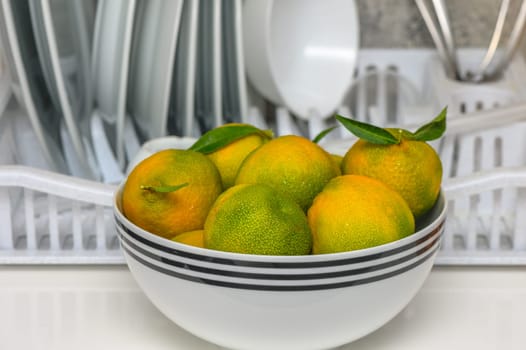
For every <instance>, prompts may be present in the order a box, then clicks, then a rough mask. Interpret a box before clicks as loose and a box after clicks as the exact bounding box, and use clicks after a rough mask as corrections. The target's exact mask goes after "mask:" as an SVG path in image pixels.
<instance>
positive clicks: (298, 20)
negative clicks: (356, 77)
mask: <svg viewBox="0 0 526 350" xmlns="http://www.w3.org/2000/svg"><path fill="white" fill-rule="evenodd" d="M358 34H359V27H358V16H357V10H356V5H355V3H354V2H353V1H351V0H326V1H317V0H287V1H273V0H247V1H245V2H244V5H243V35H244V37H243V46H244V53H245V59H246V60H245V62H246V63H245V64H246V70H247V73H248V77H249V79H250V81H251V82H252V84H253V85H254V86H255V87H256V89H257V90H258V91H259V92H260V93H261V94H262V95H263V96H264V97H266V98H267V99H269V100H270V101H272V102H274V103H276V104H278V105H282V106H285V107H287V108H289V109H290V110H291V111H292V112H293V113H294V114H296V115H297V116H299V117H302V118H309V116H310V115H313V111H315V112H314V114H316V115H320V116H327V115H329V114H331V113H333V112H334V111H335V110H336V108H337V107H338V105H339V103H340V102H341V101H342V99H343V96H344V94H345V92H346V90H347V89H348V87H349V85H350V84H351V82H352V77H353V72H354V68H355V64H356V58H357V53H358V46H359V45H358V42H359V37H358Z"/></svg>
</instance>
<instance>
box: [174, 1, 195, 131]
mask: <svg viewBox="0 0 526 350" xmlns="http://www.w3.org/2000/svg"><path fill="white" fill-rule="evenodd" d="M198 11H199V1H185V2H184V4H183V14H182V17H181V24H180V30H179V39H178V40H177V50H176V56H175V67H174V76H173V78H172V88H171V91H170V108H169V113H168V125H167V126H168V132H169V134H171V135H183V136H191V135H194V134H195V133H196V128H197V126H196V123H195V119H194V110H195V109H194V97H195V85H196V84H195V79H196V69H197V65H196V57H197V29H198V28H197V24H198V13H199V12H198Z"/></svg>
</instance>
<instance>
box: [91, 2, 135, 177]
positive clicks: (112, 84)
mask: <svg viewBox="0 0 526 350" xmlns="http://www.w3.org/2000/svg"><path fill="white" fill-rule="evenodd" d="M135 8H136V1H135V0H129V1H127V0H115V1H113V0H112V1H110V0H100V1H99V2H98V5H97V15H96V20H95V35H94V38H93V52H92V57H93V58H92V67H93V69H92V70H93V77H94V82H93V85H94V91H95V103H96V106H97V109H98V111H97V115H98V116H100V117H101V118H102V119H103V120H104V121H105V122H106V124H107V125H106V127H107V128H108V129H109V130H110V131H111V134H110V135H109V136H110V140H112V141H113V143H112V144H113V147H112V148H111V149H112V151H113V152H114V153H115V156H116V158H117V162H118V164H119V166H120V168H121V169H123V168H124V166H125V162H126V157H125V154H124V123H125V122H124V120H125V118H126V117H127V116H126V89H127V86H128V72H129V63H130V51H131V40H132V33H133V21H134V15H135ZM94 141H95V140H94ZM94 146H95V145H94ZM111 156H112V155H108V158H109V157H111Z"/></svg>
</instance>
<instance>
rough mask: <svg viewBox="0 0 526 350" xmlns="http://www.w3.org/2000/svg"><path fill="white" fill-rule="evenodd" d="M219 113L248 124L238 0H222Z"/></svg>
mask: <svg viewBox="0 0 526 350" xmlns="http://www.w3.org/2000/svg"><path fill="white" fill-rule="evenodd" d="M222 5H223V8H222V12H223V14H222V21H221V22H222V23H221V24H222V30H223V33H222V34H223V35H222V38H223V50H222V58H223V64H222V66H223V77H222V78H223V79H222V83H223V112H224V116H223V117H224V120H225V121H229V122H248V120H247V109H248V108H247V86H246V78H245V64H244V56H243V47H242V45H243V38H242V35H243V33H242V23H241V20H242V19H241V10H242V9H241V6H242V3H241V0H223V1H222Z"/></svg>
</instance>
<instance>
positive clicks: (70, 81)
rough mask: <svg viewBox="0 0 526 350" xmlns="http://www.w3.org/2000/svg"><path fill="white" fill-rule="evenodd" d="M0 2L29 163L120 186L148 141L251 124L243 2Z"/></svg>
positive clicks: (20, 136) (23, 153)
mask: <svg viewBox="0 0 526 350" xmlns="http://www.w3.org/2000/svg"><path fill="white" fill-rule="evenodd" d="M0 4H1V6H0V10H1V18H0V23H1V28H0V29H1V40H2V41H1V46H2V50H0V51H1V52H3V53H4V54H5V61H6V63H7V66H8V67H9V71H10V72H9V73H10V76H11V87H12V90H13V92H14V94H15V96H16V97H17V101H18V103H19V104H20V105H21V106H22V107H23V108H22V109H23V113H21V115H20V117H17V118H16V119H17V120H16V122H15V129H16V130H15V132H16V135H15V138H16V139H17V140H18V141H17V142H19V143H21V144H22V145H27V146H22V147H20V150H19V154H18V155H17V162H19V163H21V164H25V165H30V166H36V167H39V168H46V169H50V170H53V171H57V172H61V173H66V174H71V175H74V176H77V177H82V178H88V179H92V180H97V181H103V182H108V183H116V182H119V181H120V180H121V179H122V178H123V176H124V170H125V169H126V166H127V164H128V163H129V162H130V160H132V159H133V158H134V157H135V156H136V154H137V152H138V151H139V149H140V146H141V144H142V143H144V142H146V141H148V140H151V139H154V138H159V137H162V136H167V135H176V136H179V137H184V136H192V137H197V136H199V135H200V134H202V133H203V132H205V131H207V130H209V129H210V128H213V127H215V126H218V125H220V124H223V123H225V122H251V120H249V118H247V115H248V112H247V111H248V102H247V99H248V98H247V86H246V80H245V73H244V71H245V68H244V61H243V48H242V42H243V40H242V38H241V34H242V31H241V27H242V23H241V6H242V2H241V0H220V1H213V0H199V1H183V0H156V1H146V0H112V1H110V0H98V1H95V0H90V1H83V0H72V1H67V0H56V1H51V0H42V1H29V0H21V1H18V0H0ZM28 23H30V25H27V24H28ZM28 126H30V127H29V128H28ZM29 145H31V147H30V146H29ZM35 146H36V151H35Z"/></svg>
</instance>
